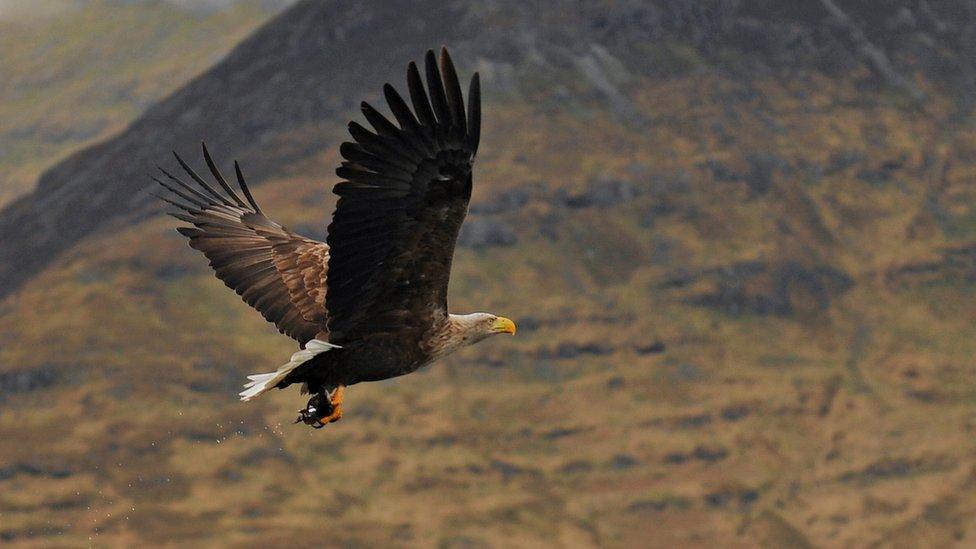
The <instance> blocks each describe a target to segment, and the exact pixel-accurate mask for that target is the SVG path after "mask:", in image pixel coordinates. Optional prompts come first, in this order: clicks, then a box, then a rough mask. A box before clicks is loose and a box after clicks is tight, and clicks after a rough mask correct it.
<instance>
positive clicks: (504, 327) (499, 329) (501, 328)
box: [491, 316, 515, 334]
mask: <svg viewBox="0 0 976 549" xmlns="http://www.w3.org/2000/svg"><path fill="white" fill-rule="evenodd" d="M491 331H493V332H495V333H496V334H501V333H506V334H514V333H515V323H514V322H512V321H511V320H510V319H508V318H505V317H503V316H500V317H498V318H496V319H495V323H494V324H492V325H491Z"/></svg>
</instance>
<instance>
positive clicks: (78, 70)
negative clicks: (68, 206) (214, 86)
mask: <svg viewBox="0 0 976 549" xmlns="http://www.w3.org/2000/svg"><path fill="white" fill-rule="evenodd" d="M271 8H272V6H265V5H264V4H262V3H259V2H257V1H253V2H252V1H245V2H240V3H237V4H236V5H233V6H230V7H226V8H224V9H217V10H209V11H207V12H204V13H201V12H198V11H187V10H185V9H179V8H178V7H175V6H173V5H170V4H167V3H160V2H147V3H143V4H135V5H134V4H133V3H123V2H110V1H105V0H95V1H86V2H76V3H69V2H63V3H62V2H56V1H54V0H44V1H41V2H31V3H27V2H24V3H21V4H18V2H13V4H12V5H10V6H6V7H5V6H3V5H0V53H2V55H0V120H2V123H0V206H2V205H5V204H6V203H8V202H10V201H11V200H13V199H14V198H15V197H17V196H19V195H21V194H22V193H24V192H26V191H29V190H30V189H31V188H33V186H34V184H35V183H36V181H37V177H38V176H39V175H40V173H41V172H42V171H43V170H45V169H47V168H49V167H50V166H52V165H54V164H56V163H57V162H58V161H59V160H61V159H63V158H64V157H65V156H67V155H68V154H70V153H71V152H73V151H76V150H78V149H79V148H80V147H82V146H84V145H89V144H91V143H94V142H96V141H99V140H102V139H105V138H107V137H109V136H111V135H113V134H115V133H117V132H118V131H119V130H121V129H122V128H123V127H124V126H125V124H127V123H128V122H130V121H131V120H132V119H133V118H134V117H135V116H137V115H138V114H140V113H141V112H142V111H143V110H145V108H146V107H148V106H149V105H150V104H152V103H153V102H155V101H156V100H158V99H159V98H161V97H164V96H165V95H167V94H169V93H170V92H171V91H173V90H174V89H176V88H177V87H178V86H179V85H180V84H182V83H183V82H186V81H187V80H189V79H190V78H191V77H193V76H194V75H196V74H198V73H199V72H201V71H202V70H204V69H206V68H208V67H210V66H211V65H213V64H214V63H215V62H217V61H218V60H219V59H220V58H221V57H222V56H223V55H224V54H225V53H226V52H227V51H228V50H229V49H230V48H231V47H232V46H233V45H234V44H235V43H237V42H239V41H240V40H241V39H242V38H244V37H245V36H247V35H248V34H250V32H251V31H252V30H253V29H254V28H255V27H256V26H257V25H258V24H260V23H261V22H262V21H264V20H265V19H267V18H268V17H270V16H271V15H273V14H274V10H272V9H271Z"/></svg>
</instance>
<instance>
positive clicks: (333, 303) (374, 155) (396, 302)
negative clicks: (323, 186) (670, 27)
mask: <svg viewBox="0 0 976 549" xmlns="http://www.w3.org/2000/svg"><path fill="white" fill-rule="evenodd" d="M425 65H426V67H425V77H426V81H427V90H426V91H425V90H424V84H423V81H422V79H421V75H420V72H419V70H418V69H417V66H416V64H414V63H410V64H409V65H408V67H407V85H408V88H409V91H410V101H411V103H412V104H413V111H411V109H410V107H408V106H407V103H406V102H405V101H404V100H403V98H402V97H401V96H400V95H399V94H398V93H397V91H396V90H395V89H394V88H393V87H392V86H390V85H389V84H386V85H385V86H384V87H383V92H384V95H385V97H386V101H387V103H388V105H389V107H390V110H391V111H392V113H393V116H394V118H395V119H396V121H397V125H394V124H393V123H392V122H390V121H389V120H388V119H387V118H386V117H384V116H383V115H382V114H380V113H379V112H377V111H376V109H374V108H373V107H372V106H370V105H369V104H367V103H363V104H362V112H363V114H364V115H365V117H366V120H367V121H368V122H369V123H370V125H371V126H372V127H373V130H374V131H369V130H367V129H366V128H364V127H363V126H361V125H359V124H357V123H356V122H352V123H350V124H349V133H350V134H351V135H352V137H353V139H354V140H355V141H354V142H346V143H343V144H342V146H341V148H340V152H341V153H342V156H343V158H344V159H345V161H344V162H343V163H342V166H341V167H339V168H338V169H337V170H336V173H337V174H338V175H339V177H341V178H343V179H344V181H342V182H340V183H338V184H336V186H335V187H334V188H333V192H334V193H335V194H336V195H338V196H339V201H338V204H337V205H336V211H335V213H334V214H333V217H332V224H331V225H329V236H328V239H327V241H328V244H329V248H330V251H331V257H330V259H329V274H328V290H327V294H326V306H327V308H328V310H329V330H330V332H331V334H332V340H331V341H334V342H336V343H340V344H341V343H342V342H343V341H348V340H351V339H356V338H359V337H362V336H365V335H369V334H375V333H386V332H392V331H396V332H399V333H403V332H409V331H410V330H411V329H413V330H416V331H417V332H421V331H425V330H426V329H427V328H429V327H430V325H431V324H432V323H433V322H436V321H437V320H438V319H439V318H441V317H444V316H445V315H446V314H447V284H448V279H449V277H450V271H451V260H452V258H453V255H454V246H455V242H456V240H457V235H458V230H459V229H460V227H461V223H462V221H463V220H464V216H465V213H466V212H467V207H468V200H469V199H470V198H471V170H472V166H473V164H474V158H475V153H476V152H477V150H478V141H479V138H480V133H481V92H480V85H479V79H478V74H477V73H476V74H475V75H474V77H473V78H472V79H471V84H470V87H469V91H468V110H467V112H465V108H464V101H463V98H462V95H461V86H460V84H459V83H458V77H457V73H456V71H455V69H454V64H453V62H452V61H451V58H450V56H449V55H448V53H447V50H446V49H442V50H441V55H440V69H438V63H437V59H436V58H435V56H434V52H433V51H428V52H427V56H426V63H425ZM428 92H429V95H428Z"/></svg>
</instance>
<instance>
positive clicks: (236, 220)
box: [153, 145, 329, 345]
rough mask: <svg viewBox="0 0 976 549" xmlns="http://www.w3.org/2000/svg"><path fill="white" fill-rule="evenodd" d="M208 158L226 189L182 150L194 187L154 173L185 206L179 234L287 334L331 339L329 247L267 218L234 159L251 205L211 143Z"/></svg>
mask: <svg viewBox="0 0 976 549" xmlns="http://www.w3.org/2000/svg"><path fill="white" fill-rule="evenodd" d="M174 154H175V153H174ZM203 156H204V159H205V160H206V162H207V166H208V167H209V168H210V172H211V173H212V174H213V177H214V179H215V180H216V181H217V183H218V184H219V185H220V187H221V188H222V189H223V191H224V192H220V191H218V190H217V189H216V188H214V186H213V185H211V184H210V183H207V182H206V181H204V180H203V178H201V177H200V176H199V175H197V173H196V172H194V171H193V169H192V168H190V166H189V165H187V163H186V162H184V161H183V159H182V158H180V157H179V155H176V160H177V161H178V162H179V163H180V166H182V168H183V170H184V171H186V173H187V175H188V176H189V177H190V179H191V180H192V181H193V183H194V184H190V183H187V182H185V181H183V180H182V179H180V178H178V177H176V176H174V175H172V174H171V173H169V172H167V171H166V170H164V169H162V168H160V171H162V173H163V175H164V176H165V179H160V178H156V177H153V179H154V180H155V181H156V182H157V183H159V184H160V185H162V186H163V187H165V188H166V189H167V190H169V191H170V192H171V193H172V194H173V196H172V197H170V198H167V197H160V198H162V199H163V200H165V201H166V202H169V203H170V204H172V205H174V206H176V207H178V208H180V210H182V211H180V212H174V213H171V214H170V215H172V216H173V217H175V218H177V219H179V220H181V221H185V222H187V223H190V224H192V225H193V226H192V227H180V228H179V229H178V230H179V232H180V234H182V235H183V236H186V237H187V238H189V239H190V246H191V247H192V248H193V249H196V250H200V251H201V252H203V253H204V255H206V256H207V259H209V260H210V266H211V267H213V269H214V271H215V272H216V274H217V278H219V279H220V280H222V281H223V282H224V284H226V285H227V286H228V287H229V288H231V289H233V290H234V291H235V292H237V294H238V295H240V296H241V297H242V298H243V299H244V301H245V302H246V303H247V304H248V305H250V306H252V307H254V308H255V309H257V310H258V311H259V312H260V313H261V315H263V316H264V318H265V319H267V320H268V321H269V322H273V323H274V324H275V326H277V327H278V330H279V331H280V332H281V333H283V334H287V335H288V336H290V337H292V338H294V339H296V340H298V341H299V342H300V343H301V344H302V345H304V344H305V343H307V342H308V341H309V340H311V339H314V338H318V339H322V340H326V341H327V340H328V338H327V335H328V330H327V327H326V320H327V314H326V309H325V293H326V291H325V284H326V272H327V269H328V261H329V247H328V246H327V245H325V244H324V243H322V242H318V241H316V240H312V239H310V238H306V237H304V236H301V235H298V234H295V233H293V232H291V231H289V230H288V229H286V228H285V227H282V226H281V225H279V224H277V223H275V222H274V221H272V220H270V219H268V217H266V216H265V215H264V212H262V211H261V208H260V207H258V205H257V203H256V202H255V201H254V197H252V196H251V192H250V190H249V189H248V188H247V184H246V183H245V182H244V176H243V174H242V173H241V169H240V166H239V165H238V164H237V163H236V162H235V163H234V169H235V172H236V175H237V183H238V185H239V186H240V190H241V192H243V193H244V197H245V198H246V199H247V202H244V200H242V199H241V197H240V195H238V194H237V192H235V191H234V189H233V188H232V187H231V186H230V185H229V184H228V183H227V181H226V180H225V179H224V177H223V176H222V175H221V173H220V171H219V170H217V166H216V164H214V161H213V159H212V158H211V157H210V153H209V151H207V147H206V145H204V146H203Z"/></svg>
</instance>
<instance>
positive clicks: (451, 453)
mask: <svg viewBox="0 0 976 549" xmlns="http://www.w3.org/2000/svg"><path fill="white" fill-rule="evenodd" d="M442 44H446V45H448V46H449V47H450V48H451V50H452V53H453V56H454V59H455V60H456V62H457V63H458V65H459V70H460V72H461V74H462V75H463V76H464V77H465V78H467V75H470V74H471V73H472V72H473V71H475V70H477V71H480V72H481V75H482V82H483V89H484V91H485V106H484V111H485V125H484V135H483V138H482V146H481V150H480V156H479V160H478V164H477V167H476V176H475V177H476V185H475V191H474V197H473V199H472V204H471V212H470V214H469V217H468V221H467V223H466V225H465V228H464V232H463V234H462V236H461V240H460V244H459V249H458V252H457V255H456V258H455V265H454V275H453V279H452V287H451V304H452V309H454V310H455V311H459V312H466V311H471V310H490V311H495V312H498V313H500V314H505V315H506V316H509V317H512V318H514V319H515V320H516V321H517V322H518V323H519V327H520V330H519V334H518V336H517V337H515V338H505V339H501V338H500V339H498V340H492V341H491V342H489V343H484V344H482V345H480V346H477V347H474V348H471V349H468V350H464V351H462V352H459V353H458V354H456V355H454V356H452V357H451V358H449V359H447V360H445V361H443V362H441V363H439V364H437V365H435V366H433V367H431V368H429V369H426V370H424V371H422V372H419V373H417V374H414V375H411V376H407V377H404V378H401V379H397V380H395V381H390V382H382V383H372V384H363V385H358V386H355V387H353V388H351V389H350V391H348V392H347V397H346V400H347V408H346V409H347V412H346V416H345V417H344V419H343V420H342V421H341V422H339V423H337V424H333V425H330V426H329V427H328V428H326V429H324V430H322V431H314V432H313V431H312V430H311V429H308V428H306V427H305V426H293V425H290V424H289V422H290V421H291V419H292V418H293V417H294V416H295V413H296V410H298V409H299V408H300V407H302V406H303V405H304V403H305V398H302V397H300V396H299V395H298V392H297V390H288V391H280V392H275V393H274V394H271V395H269V397H267V398H264V399H261V400H260V401H257V402H253V403H248V404H242V403H239V402H238V401H237V396H236V393H237V391H238V390H239V387H240V385H241V383H242V380H243V379H244V375H245V374H247V373H251V372H256V371H265V370H267V369H270V368H272V367H275V366H277V365H278V364H280V363H281V362H282V361H283V359H284V358H285V357H287V356H289V355H290V353H291V352H293V350H294V344H293V342H291V341H290V340H288V339H287V338H285V337H284V336H280V335H278V334H277V333H276V331H275V330H274V329H273V327H272V326H271V325H270V324H267V323H265V322H264V321H263V320H262V319H261V318H260V317H259V315H257V314H255V313H253V312H252V311H251V310H249V308H248V307H247V306H246V305H244V304H243V303H242V302H240V301H239V298H238V297H237V296H236V295H234V294H233V292H230V291H228V290H227V289H226V288H225V287H224V286H223V284H221V283H220V282H218V281H217V280H216V279H214V278H213V276H212V274H211V272H210V270H209V268H208V267H207V264H206V261H205V260H204V258H203V257H201V256H199V255H197V254H196V253H195V252H193V251H192V250H190V249H189V248H188V247H187V245H186V243H185V242H184V240H183V238H181V237H180V236H179V235H177V234H176V232H175V231H174V230H173V227H174V224H175V222H174V220H172V219H168V218H165V217H164V216H162V215H161V213H162V211H163V210H164V208H162V207H161V206H160V204H158V203H157V202H156V201H155V200H154V199H153V198H152V197H150V196H149V195H148V194H147V191H148V190H149V188H150V181H149V178H148V176H147V173H149V172H151V171H153V170H154V166H155V164H157V163H159V164H161V165H162V166H164V167H173V166H174V161H173V160H172V156H171V155H170V151H171V150H174V149H175V150H177V151H179V152H180V153H181V154H182V155H183V156H184V157H186V158H188V159H192V161H193V164H194V165H195V166H197V167H198V168H200V167H202V165H203V163H202V161H201V159H200V154H199V143H200V141H202V140H206V141H207V142H208V144H209V145H210V149H211V151H213V152H214V154H215V156H216V157H217V159H218V161H219V162H220V163H221V165H222V166H223V167H224V169H225V170H226V169H229V167H230V165H231V161H232V160H233V159H239V160H241V162H242V165H243V168H244V170H245V172H246V173H247V174H248V176H249V179H250V181H251V182H252V187H253V188H254V189H255V195H256V196H257V199H258V201H259V202H261V203H262V206H263V207H264V210H265V211H267V212H269V214H271V215H272V216H273V217H274V218H276V219H278V220H279V221H282V222H283V223H285V224H286V225H288V226H289V227H291V228H293V229H295V230H297V231H299V232H302V233H305V234H307V235H310V236H314V237H318V238H324V236H325V226H326V223H327V222H328V219H329V216H330V214H331V211H332V208H333V205H334V200H333V197H332V195H331V194H330V192H329V190H330V188H331V185H332V184H333V183H334V182H335V181H336V178H335V176H334V174H333V170H334V167H335V166H336V164H337V162H338V153H337V150H338V145H339V143H340V142H341V141H342V140H343V139H345V137H346V133H345V125H346V123H347V121H348V120H350V119H359V118H360V117H359V115H358V103H359V101H360V100H362V99H367V100H371V101H374V102H375V101H378V100H379V91H380V89H381V86H382V84H383V83H384V82H387V81H389V82H392V83H393V84H395V85H396V86H398V87H400V88H402V87H403V84H404V75H405V72H404V69H405V66H406V63H407V61H409V60H411V59H420V58H421V57H422V55H423V53H424V52H425V51H426V50H427V49H428V48H437V47H439V46H440V45H442ZM974 94H976V1H972V0H940V1H938V2H936V1H934V0H933V1H927V0H871V1H867V0H816V1H811V0H803V1H801V0H791V1H772V0H705V1H698V2H695V1H691V0H653V1H644V0H584V1H575V2H544V1H538V0H537V1H524V0H493V1H488V2H478V3H475V2H443V1H435V0H421V1H410V2H408V1H406V0H390V1H384V2H369V1H367V0H346V1H342V2H339V1H325V0H323V1H312V0H306V1H301V2H288V1H269V0H242V1H233V0H170V1H166V0H142V1H140V0H30V1H28V0H0V235H2V237H0V543H9V544H13V545H17V544H22V545H44V546H62V545H63V546H78V545H87V544H95V545H116V544H118V545H123V544H124V545H133V546H135V545H145V544H162V543H176V544H186V545H200V544H205V545H262V544H272V543H278V544H286V543H287V544H300V543H303V544H314V545H326V546H343V547H346V546H349V547H353V546H385V547H390V546H401V545H408V546H410V545H417V546H427V547H444V548H462V547H463V548H480V547H495V546H509V547H511V546H566V547H597V546H606V547H638V546H641V547H695V546H701V547H714V546H725V547H757V546H759V547H811V546H818V547H823V546H828V547H869V546H870V547H889V546H906V547H919V546H938V547H948V546H952V545H954V544H955V545H961V546H972V545H973V544H976V469H974V466H976V439H974V435H976V376H974V372H976V364H974V360H973V356H974V353H976V341H974V339H976V338H974V336H976V330H974V321H976V303H974V297H976V183H974V180H976V127H974V116H973V107H974V103H973V97H974Z"/></svg>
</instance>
